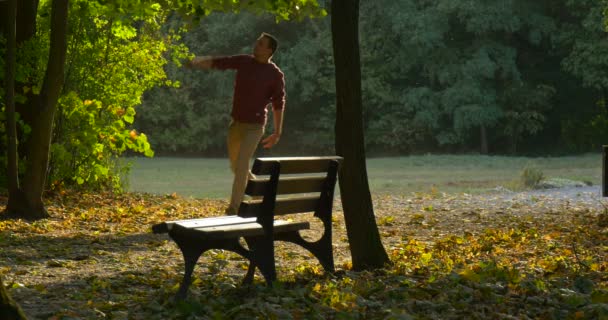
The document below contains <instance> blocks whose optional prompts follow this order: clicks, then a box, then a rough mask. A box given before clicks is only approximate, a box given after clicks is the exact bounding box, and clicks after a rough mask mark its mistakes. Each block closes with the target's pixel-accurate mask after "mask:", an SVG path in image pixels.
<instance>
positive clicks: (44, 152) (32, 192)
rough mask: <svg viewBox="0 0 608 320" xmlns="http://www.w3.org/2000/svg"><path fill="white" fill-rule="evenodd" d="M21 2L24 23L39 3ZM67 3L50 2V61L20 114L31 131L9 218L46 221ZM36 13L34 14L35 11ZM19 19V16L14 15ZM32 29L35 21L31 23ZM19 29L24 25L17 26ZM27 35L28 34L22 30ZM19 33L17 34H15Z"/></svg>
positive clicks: (34, 0)
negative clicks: (45, 201) (46, 191)
mask: <svg viewBox="0 0 608 320" xmlns="http://www.w3.org/2000/svg"><path fill="white" fill-rule="evenodd" d="M23 2H24V1H21V4H20V6H19V9H21V7H24V8H25V9H24V10H26V12H25V13H23V15H22V16H23V17H24V19H31V18H32V17H31V14H30V13H31V8H32V5H33V4H35V5H36V7H37V4H38V1H36V0H31V1H27V4H23ZM68 6H69V5H68V0H53V3H52V7H51V39H50V50H49V61H48V64H47V68H46V74H45V76H44V81H43V83H42V89H41V91H40V95H38V96H35V95H31V96H30V97H29V99H28V101H27V103H26V105H25V106H24V108H23V109H22V110H21V114H22V116H23V119H24V120H25V121H26V122H27V124H28V125H29V126H30V127H31V129H32V131H31V132H30V135H29V137H28V140H27V142H25V146H24V152H25V159H26V163H25V164H26V173H25V176H24V179H23V185H22V187H21V189H20V191H19V192H16V193H13V194H9V199H8V204H7V211H8V213H9V215H11V216H15V217H19V218H24V219H29V220H33V219H41V218H45V217H48V213H47V211H46V209H45V207H44V204H43V202H42V193H43V191H44V186H45V183H46V176H47V169H48V162H49V152H50V146H51V137H52V133H53V120H54V117H55V110H56V108H57V101H58V99H59V95H60V93H61V88H62V86H63V77H64V75H63V72H64V67H65V56H66V50H67V21H68ZM34 12H35V11H34ZM17 16H18V17H20V16H21V15H20V13H18V14H17ZM33 22H34V23H33V24H34V25H35V19H34V21H33ZM17 24H18V26H24V27H25V25H27V24H24V23H17ZM25 28H26V31H28V32H29V31H31V30H30V29H28V27H25ZM18 33H19V32H18Z"/></svg>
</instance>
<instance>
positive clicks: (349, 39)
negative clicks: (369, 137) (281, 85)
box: [331, 0, 389, 270]
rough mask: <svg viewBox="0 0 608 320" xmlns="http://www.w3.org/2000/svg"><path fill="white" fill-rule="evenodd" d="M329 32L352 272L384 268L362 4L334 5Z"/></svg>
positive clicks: (344, 0)
mask: <svg viewBox="0 0 608 320" xmlns="http://www.w3.org/2000/svg"><path fill="white" fill-rule="evenodd" d="M331 30H332V42H333V51H334V63H335V67H336V129H335V130H336V153H337V154H338V155H340V156H342V157H344V162H343V164H342V166H341V168H340V172H339V184H340V194H341V198H342V206H343V209H344V218H345V223H346V230H347V234H348V241H349V245H350V251H351V255H352V259H353V261H352V263H353V269H354V270H364V269H374V268H380V267H383V266H384V265H385V264H386V263H388V262H389V259H388V255H387V254H386V251H385V250H384V247H383V246H382V242H381V240H380V234H379V232H378V227H377V225H376V220H375V216H374V208H373V205H372V199H371V195H370V191H369V184H368V181H367V169H366V164H365V146H364V136H363V112H362V102H361V65H360V57H359V0H339V1H338V0H334V1H332V2H331Z"/></svg>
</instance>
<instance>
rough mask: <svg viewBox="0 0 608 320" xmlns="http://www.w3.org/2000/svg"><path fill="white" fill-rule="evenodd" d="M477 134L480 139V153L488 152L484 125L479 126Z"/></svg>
mask: <svg viewBox="0 0 608 320" xmlns="http://www.w3.org/2000/svg"><path fill="white" fill-rule="evenodd" d="M479 136H480V139H481V150H480V152H481V154H488V132H487V130H486V127H485V126H484V125H482V126H481V127H480V128H479Z"/></svg>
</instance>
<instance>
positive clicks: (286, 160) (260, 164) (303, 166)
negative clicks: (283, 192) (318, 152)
mask: <svg viewBox="0 0 608 320" xmlns="http://www.w3.org/2000/svg"><path fill="white" fill-rule="evenodd" d="M333 160H337V161H341V160H342V157H337V156H327V157H282V158H257V159H255V161H254V163H253V167H252V168H251V172H253V174H259V175H267V174H270V171H271V168H272V165H273V163H276V162H280V163H281V174H282V175H283V174H292V173H295V174H302V173H316V172H327V169H328V168H329V163H330V162H331V161H333Z"/></svg>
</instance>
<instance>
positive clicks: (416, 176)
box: [128, 154, 601, 198]
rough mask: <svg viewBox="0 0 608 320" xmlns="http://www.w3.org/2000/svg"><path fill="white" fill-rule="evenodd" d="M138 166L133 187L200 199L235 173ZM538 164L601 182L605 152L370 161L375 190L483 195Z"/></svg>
mask: <svg viewBox="0 0 608 320" xmlns="http://www.w3.org/2000/svg"><path fill="white" fill-rule="evenodd" d="M128 160H129V161H132V162H133V168H132V171H131V175H130V177H129V186H128V190H130V191H139V192H148V193H153V194H171V193H174V192H175V193H177V194H179V195H182V196H191V197H195V198H226V197H228V196H229V195H230V188H231V183H232V175H231V172H230V169H229V167H228V160H227V159H218V158H214V159H209V158H169V157H160V158H153V159H147V158H129V159H128ZM531 165H532V166H534V167H536V168H538V169H539V170H541V171H542V172H543V173H544V176H545V177H546V178H564V179H570V180H577V181H584V182H590V183H593V184H599V183H600V179H601V155H600V154H586V155H580V156H567V157H546V158H526V157H505V156H480V155H420V156H409V157H395V158H370V159H368V160H367V170H368V178H369V183H370V189H371V191H372V193H374V194H386V193H392V194H395V193H396V194H407V193H410V192H416V191H429V190H431V189H436V190H439V191H441V192H447V193H459V192H467V193H481V192H484V191H488V190H491V189H494V188H496V187H499V186H502V187H505V188H509V189H519V188H521V186H520V184H519V177H520V175H521V172H522V170H523V169H524V168H525V167H526V166H531Z"/></svg>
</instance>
